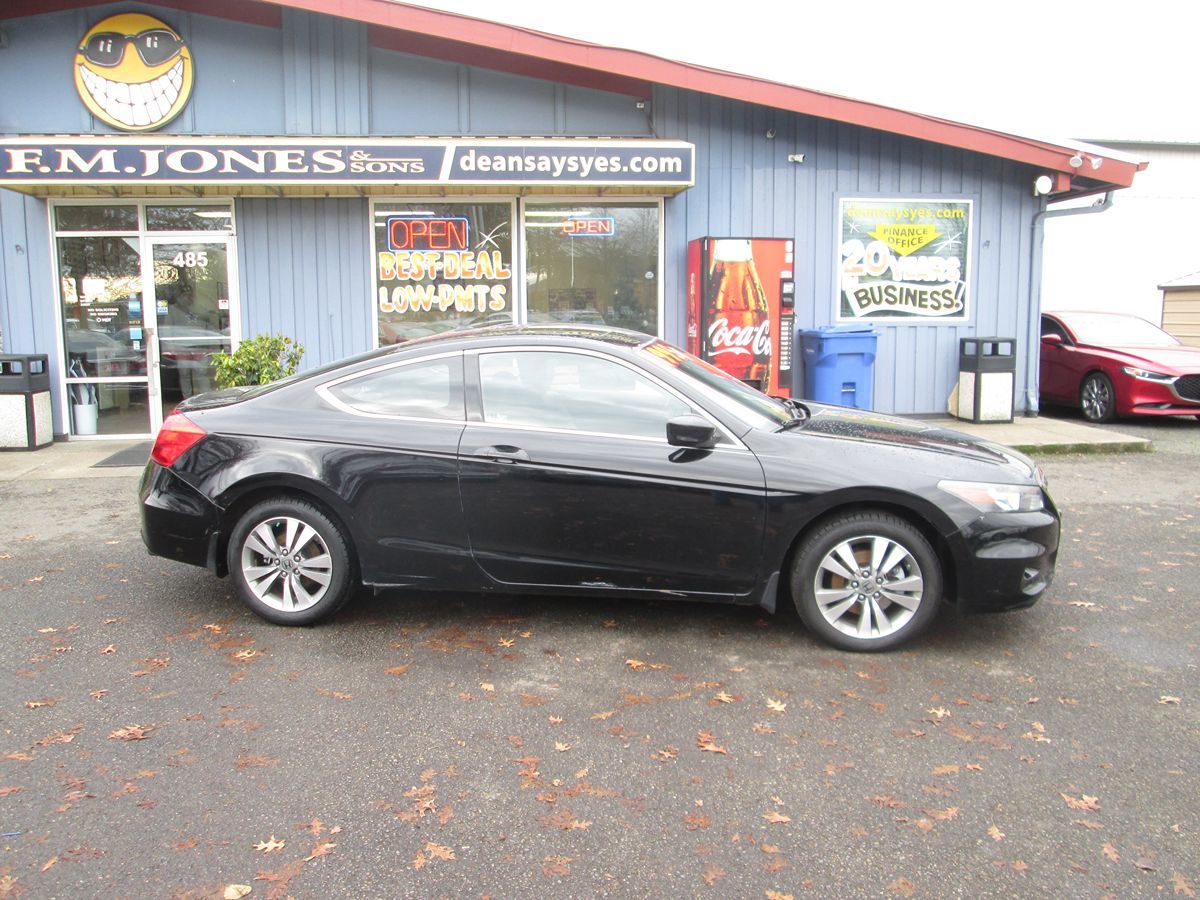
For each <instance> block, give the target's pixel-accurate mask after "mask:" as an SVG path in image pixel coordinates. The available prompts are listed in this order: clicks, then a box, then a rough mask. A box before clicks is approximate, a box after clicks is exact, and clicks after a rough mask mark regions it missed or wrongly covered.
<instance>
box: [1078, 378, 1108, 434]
mask: <svg viewBox="0 0 1200 900" xmlns="http://www.w3.org/2000/svg"><path fill="white" fill-rule="evenodd" d="M1079 407H1080V409H1082V410H1083V416H1084V418H1085V419H1087V420H1088V421H1089V422H1096V423H1097V424H1099V423H1103V422H1111V421H1112V420H1113V419H1115V418H1116V417H1117V395H1116V392H1115V391H1114V390H1113V383H1112V381H1111V380H1110V379H1109V377H1108V376H1107V375H1105V374H1104V373H1103V372H1093V373H1092V374H1091V375H1089V376H1088V377H1087V378H1085V379H1083V386H1082V387H1081V388H1080V389H1079Z"/></svg>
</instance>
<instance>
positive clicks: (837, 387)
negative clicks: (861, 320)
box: [796, 325, 879, 409]
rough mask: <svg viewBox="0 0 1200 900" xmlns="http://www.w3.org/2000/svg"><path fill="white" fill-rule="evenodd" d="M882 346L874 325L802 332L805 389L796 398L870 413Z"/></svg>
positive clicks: (801, 350)
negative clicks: (878, 356) (876, 367)
mask: <svg viewBox="0 0 1200 900" xmlns="http://www.w3.org/2000/svg"><path fill="white" fill-rule="evenodd" d="M878 342H879V333H878V332H877V331H875V329H873V328H872V327H871V326H870V325H822V326H821V327H820V328H806V329H801V330H800V334H799V335H798V338H797V341H796V343H797V344H799V345H800V348H801V349H800V353H801V355H802V356H803V358H804V386H803V388H802V389H801V390H800V391H798V392H796V395H797V396H800V397H804V398H805V399H808V400H816V401H817V402H818V403H834V404H837V405H839V406H854V407H857V408H858V409H870V408H871V403H872V398H873V391H872V388H873V386H874V379H875V348H876V345H877V344H878Z"/></svg>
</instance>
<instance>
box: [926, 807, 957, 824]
mask: <svg viewBox="0 0 1200 900" xmlns="http://www.w3.org/2000/svg"><path fill="white" fill-rule="evenodd" d="M922 812H923V813H925V815H927V816H929V817H930V818H931V819H937V821H939V822H949V821H950V820H951V819H954V818H956V817H957V816H958V807H957V806H947V807H946V808H945V809H925V810H922Z"/></svg>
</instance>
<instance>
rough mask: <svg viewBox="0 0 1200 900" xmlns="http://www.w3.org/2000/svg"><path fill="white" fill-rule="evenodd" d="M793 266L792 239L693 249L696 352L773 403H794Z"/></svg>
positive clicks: (701, 242) (692, 348)
mask: <svg viewBox="0 0 1200 900" xmlns="http://www.w3.org/2000/svg"><path fill="white" fill-rule="evenodd" d="M792 266H793V243H792V241H791V240H788V239H786V238H726V237H706V238H699V239H698V240H694V241H689V242H688V297H687V350H688V352H689V353H691V354H693V355H695V356H699V357H700V358H701V359H704V360H706V361H707V362H710V363H712V364H713V365H714V366H716V367H717V368H719V369H723V370H724V371H726V372H728V373H729V374H730V375H733V376H734V377H735V378H738V379H741V380H742V381H745V382H747V383H749V384H753V385H754V386H755V387H757V388H758V389H759V390H761V391H763V392H765V393H768V394H770V395H771V396H773V397H789V396H791V393H792V343H793V341H794V339H795V319H796V315H795V300H796V283H795V279H794V277H793V268H792Z"/></svg>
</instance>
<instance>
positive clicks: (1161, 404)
mask: <svg viewBox="0 0 1200 900" xmlns="http://www.w3.org/2000/svg"><path fill="white" fill-rule="evenodd" d="M1122 388H1124V390H1122ZM1117 412H1118V413H1119V414H1120V415H1123V416H1198V415H1200V401H1193V400H1188V399H1187V398H1185V397H1181V396H1180V395H1179V394H1178V393H1177V392H1176V391H1175V390H1174V388H1173V386H1172V385H1169V384H1159V383H1157V382H1154V381H1147V380H1145V379H1143V378H1133V377H1131V376H1126V377H1125V380H1124V384H1122V385H1121V386H1120V387H1118V388H1117Z"/></svg>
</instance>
